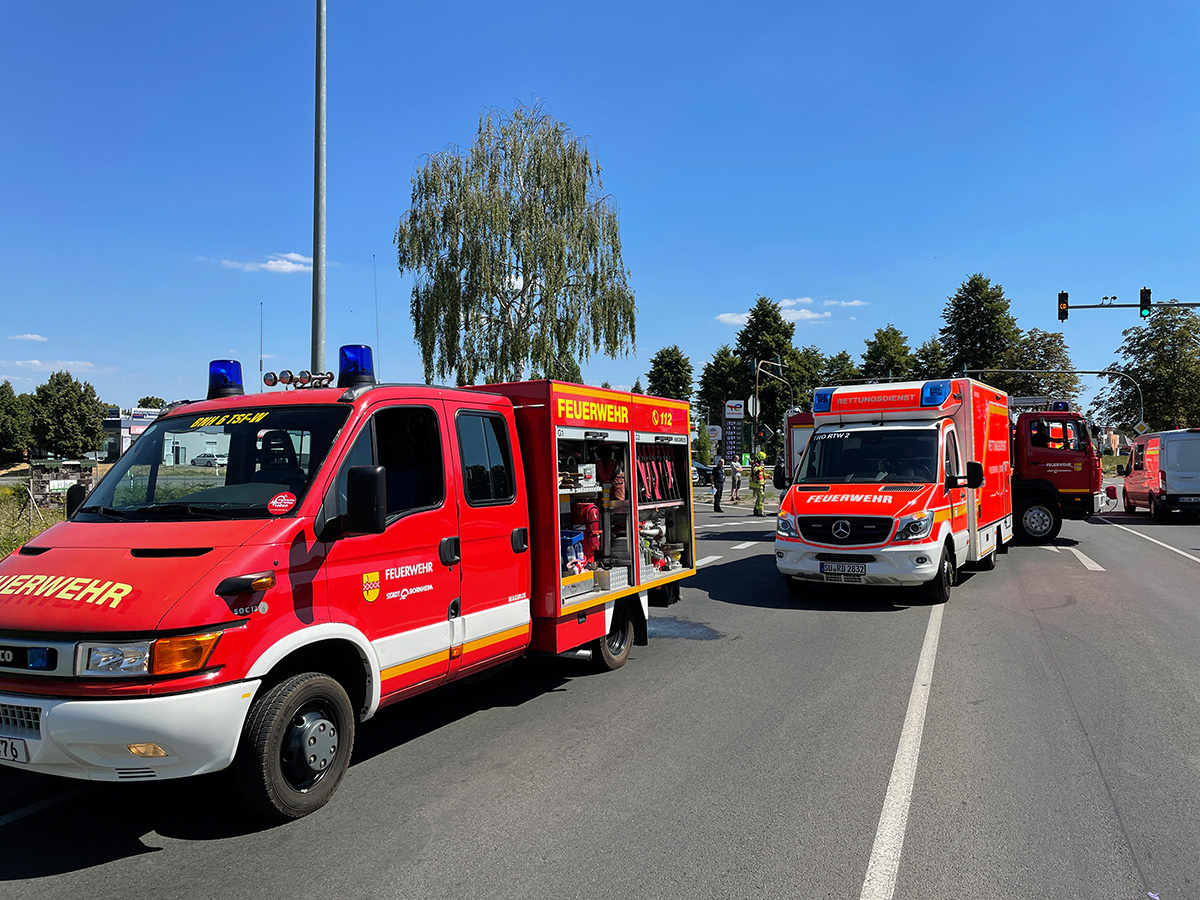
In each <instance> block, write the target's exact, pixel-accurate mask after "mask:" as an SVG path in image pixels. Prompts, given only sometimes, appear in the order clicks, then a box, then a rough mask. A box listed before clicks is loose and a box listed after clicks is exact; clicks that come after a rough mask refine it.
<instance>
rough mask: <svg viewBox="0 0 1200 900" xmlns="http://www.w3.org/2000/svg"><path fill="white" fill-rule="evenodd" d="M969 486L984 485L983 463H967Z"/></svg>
mask: <svg viewBox="0 0 1200 900" xmlns="http://www.w3.org/2000/svg"><path fill="white" fill-rule="evenodd" d="M967 487H969V488H978V487H983V463H979V462H969V463H967Z"/></svg>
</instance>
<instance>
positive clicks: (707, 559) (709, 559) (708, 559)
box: [696, 556, 721, 569]
mask: <svg viewBox="0 0 1200 900" xmlns="http://www.w3.org/2000/svg"><path fill="white" fill-rule="evenodd" d="M720 558H721V557H719V556H706V557H704V558H703V559H698V560H696V568H697V569H698V568H700V567H701V566H703V565H706V564H707V563H710V562H716V561H717V560H718V559H720Z"/></svg>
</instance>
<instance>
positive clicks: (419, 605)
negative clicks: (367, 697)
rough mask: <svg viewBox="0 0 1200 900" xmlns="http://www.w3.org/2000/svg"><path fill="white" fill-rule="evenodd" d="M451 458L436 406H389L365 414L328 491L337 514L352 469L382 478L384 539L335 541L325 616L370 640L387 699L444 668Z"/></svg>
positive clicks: (453, 593) (453, 588) (449, 600)
mask: <svg viewBox="0 0 1200 900" xmlns="http://www.w3.org/2000/svg"><path fill="white" fill-rule="evenodd" d="M449 457H450V453H449V440H448V436H447V434H446V428H445V425H444V413H443V409H442V404H441V402H440V401H435V402H434V403H433V404H430V403H419V402H414V403H412V404H397V403H389V404H387V405H384V406H380V407H378V408H376V409H374V410H372V411H371V416H370V418H369V419H368V420H367V421H366V422H365V423H364V425H363V427H362V429H361V431H360V432H359V434H358V436H357V437H356V439H355V440H354V442H353V443H352V444H351V446H350V449H349V451H348V452H347V454H346V455H345V457H343V459H342V460H341V462H340V464H339V467H338V474H337V479H336V481H335V483H334V484H333V485H332V487H331V490H333V491H335V492H337V498H336V502H337V504H338V513H339V514H343V513H344V512H345V509H346V506H345V504H346V485H347V482H348V479H349V470H350V467H351V466H366V465H381V466H383V467H384V469H385V471H386V484H387V527H386V529H385V530H384V532H383V534H365V535H346V536H342V537H339V538H337V539H336V540H334V541H333V542H332V543H331V544H330V548H329V553H328V556H327V561H326V578H327V580H328V586H329V605H330V608H331V614H332V616H333V618H334V619H335V620H341V621H345V622H347V623H349V624H352V625H355V626H356V627H357V628H358V629H359V630H360V631H362V632H363V633H364V634H365V635H366V636H367V638H368V640H370V641H371V643H372V645H373V646H374V648H375V651H376V653H377V654H378V656H379V668H380V689H381V694H382V695H383V697H385V698H386V697H387V695H388V694H392V693H395V692H396V691H400V690H403V689H405V688H407V687H411V686H413V685H416V684H420V683H422V682H427V681H430V680H436V679H441V678H444V677H445V676H446V673H447V671H448V668H449V658H450V625H449V621H448V619H449V613H450V610H451V608H452V606H453V605H454V604H455V603H456V602H457V599H458V589H459V571H458V566H457V565H445V564H443V563H442V561H441V560H440V559H439V546H440V543H441V540H442V538H444V537H446V536H448V535H455V534H457V524H458V523H457V514H456V510H455V503H454V493H453V490H454V486H453V481H452V480H451V479H450V478H449V477H448V473H447V471H446V469H447V466H446V461H447V460H448V459H449Z"/></svg>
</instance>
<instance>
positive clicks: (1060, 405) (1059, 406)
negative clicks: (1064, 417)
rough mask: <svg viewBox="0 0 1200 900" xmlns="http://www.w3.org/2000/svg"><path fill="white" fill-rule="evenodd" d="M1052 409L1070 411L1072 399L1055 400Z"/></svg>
mask: <svg viewBox="0 0 1200 900" xmlns="http://www.w3.org/2000/svg"><path fill="white" fill-rule="evenodd" d="M1050 411H1051V412H1070V411H1071V401H1070V400H1055V401H1054V402H1053V403H1051V404H1050Z"/></svg>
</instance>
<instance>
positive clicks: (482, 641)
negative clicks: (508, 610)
mask: <svg viewBox="0 0 1200 900" xmlns="http://www.w3.org/2000/svg"><path fill="white" fill-rule="evenodd" d="M528 632H529V626H528V625H518V626H517V627H516V628H510V629H508V631H501V632H500V633H499V634H489V635H488V636H487V637H482V638H477V639H476V640H473V641H470V642H468V643H466V644H463V652H464V653H470V652H471V651H472V650H479V649H481V648H483V647H490V646H491V645H492V644H499V643H500V642H501V641H507V640H508V639H509V638H515V637H519V636H520V635H523V634H527V633H528Z"/></svg>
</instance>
